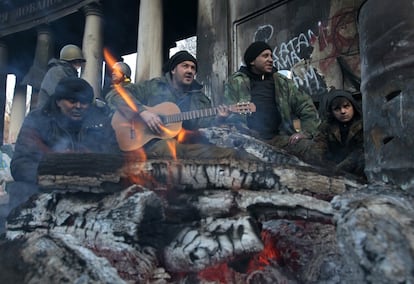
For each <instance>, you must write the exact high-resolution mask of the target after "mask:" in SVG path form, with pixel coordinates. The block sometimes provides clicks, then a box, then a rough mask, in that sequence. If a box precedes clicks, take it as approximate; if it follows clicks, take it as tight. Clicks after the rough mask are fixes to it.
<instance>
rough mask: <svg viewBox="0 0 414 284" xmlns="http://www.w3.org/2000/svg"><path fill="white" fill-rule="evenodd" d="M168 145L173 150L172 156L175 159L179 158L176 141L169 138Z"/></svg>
mask: <svg viewBox="0 0 414 284" xmlns="http://www.w3.org/2000/svg"><path fill="white" fill-rule="evenodd" d="M167 146H168V149H169V150H170V152H171V156H172V158H173V159H174V160H177V148H176V147H175V141H174V140H167Z"/></svg>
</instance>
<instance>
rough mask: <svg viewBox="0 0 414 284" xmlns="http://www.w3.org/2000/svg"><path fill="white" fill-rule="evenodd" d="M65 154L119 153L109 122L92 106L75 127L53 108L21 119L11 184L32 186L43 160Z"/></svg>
mask: <svg viewBox="0 0 414 284" xmlns="http://www.w3.org/2000/svg"><path fill="white" fill-rule="evenodd" d="M50 101H53V100H50ZM53 103H54V101H53ZM67 152H75V153H89V152H92V153H119V152H120V150H119V148H118V144H117V142H116V137H115V133H114V131H113V129H112V127H111V121H110V118H109V117H108V116H107V115H105V114H104V113H102V111H101V110H100V109H99V108H97V107H96V106H94V105H91V106H90V108H89V110H88V115H87V116H86V117H85V118H84V120H83V121H82V123H81V124H80V125H77V126H76V125H73V123H72V124H71V123H69V122H68V119H67V118H66V117H65V116H63V115H62V114H60V112H59V111H58V110H57V109H56V107H52V108H50V107H49V106H48V105H46V106H45V107H44V108H42V109H36V110H34V111H32V112H31V113H29V114H28V116H27V117H26V118H25V120H24V123H23V126H22V128H21V130H20V132H19V135H18V138H17V141H16V146H15V152H14V155H13V158H12V161H11V173H12V175H13V178H14V180H15V181H26V182H31V183H36V182H37V168H38V165H39V162H40V161H41V159H42V158H43V156H44V155H45V154H47V153H67Z"/></svg>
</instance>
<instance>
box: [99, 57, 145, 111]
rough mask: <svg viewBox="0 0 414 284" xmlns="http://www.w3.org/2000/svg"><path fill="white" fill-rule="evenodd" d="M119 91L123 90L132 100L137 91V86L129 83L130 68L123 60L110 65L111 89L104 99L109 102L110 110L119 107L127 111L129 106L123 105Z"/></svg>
mask: <svg viewBox="0 0 414 284" xmlns="http://www.w3.org/2000/svg"><path fill="white" fill-rule="evenodd" d="M119 92H125V93H127V94H128V95H129V97H130V98H131V99H132V100H134V102H135V103H137V101H135V99H134V98H135V96H136V94H137V92H138V89H137V86H136V85H135V84H132V83H131V68H130V67H129V65H128V64H126V63H125V62H116V63H115V64H114V65H113V66H112V86H111V90H110V91H109V92H108V93H107V94H106V95H105V100H106V101H107V102H111V103H109V104H108V106H109V108H111V110H112V111H116V110H117V107H116V106H118V108H121V111H122V112H123V113H124V112H128V111H129V107H128V106H127V105H125V104H124V103H123V102H124V100H123V99H122V97H121V96H119Z"/></svg>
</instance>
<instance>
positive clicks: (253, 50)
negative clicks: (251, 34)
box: [243, 41, 272, 67]
mask: <svg viewBox="0 0 414 284" xmlns="http://www.w3.org/2000/svg"><path fill="white" fill-rule="evenodd" d="M267 49H269V50H270V51H272V48H271V47H270V46H269V45H268V44H267V43H265V42H264V41H255V42H253V43H252V44H250V45H249V47H248V48H247V49H246V51H245V52H244V57H243V59H244V63H245V64H246V66H247V67H250V62H252V61H253V60H255V59H256V57H257V56H259V55H260V53H262V52H263V51H265V50H267Z"/></svg>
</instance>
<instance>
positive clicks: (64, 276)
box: [0, 128, 414, 283]
mask: <svg viewBox="0 0 414 284" xmlns="http://www.w3.org/2000/svg"><path fill="white" fill-rule="evenodd" d="M203 135H204V136H205V137H207V138H208V139H209V141H211V142H212V143H214V144H217V145H223V146H227V147H237V148H239V149H244V150H246V151H247V152H249V153H251V154H254V155H255V156H256V157H258V158H259V159H258V160H257V161H247V160H243V161H242V160H237V161H236V160H228V161H224V160H203V161H200V160H143V159H141V158H139V157H137V158H136V159H131V158H130V157H129V158H128V159H125V158H124V157H119V156H113V155H97V154H51V155H49V156H47V157H46V159H45V160H44V161H43V162H42V163H41V165H40V167H39V185H40V188H41V191H42V192H41V193H40V194H38V195H35V196H33V197H32V198H31V199H30V200H29V201H28V202H27V203H25V204H24V205H23V206H21V207H19V208H16V209H15V210H14V211H12V213H11V214H10V215H9V217H8V220H7V222H8V223H7V233H6V239H4V240H3V241H2V244H1V245H0V249H1V252H0V257H1V258H2V261H1V263H2V266H1V273H0V280H1V282H2V283H62V282H70V283H349V282H351V281H352V282H354V283H366V282H372V283H397V282H398V283H401V282H405V283H410V282H413V281H414V272H413V270H412V267H413V262H414V258H413V255H414V254H413V252H414V229H413V226H412V224H413V222H414V220H413V219H414V214H413V213H414V208H413V205H412V204H413V198H412V196H411V195H410V194H409V193H407V192H403V191H401V190H399V189H396V188H392V187H390V186H386V185H378V184H375V185H374V184H364V183H362V182H361V181H359V180H358V179H357V178H355V177H353V176H349V175H345V174H338V173H332V172H329V171H328V170H326V169H322V168H317V167H314V166H310V165H308V164H306V163H304V162H302V161H300V160H299V159H298V158H297V157H294V156H290V155H288V154H287V153H285V152H283V151H281V150H277V149H274V148H272V147H270V146H267V145H265V144H262V143H261V142H259V141H257V140H256V139H254V138H252V137H248V136H245V135H243V134H239V133H234V132H232V131H231V130H224V129H221V128H211V129H204V130H203Z"/></svg>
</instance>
